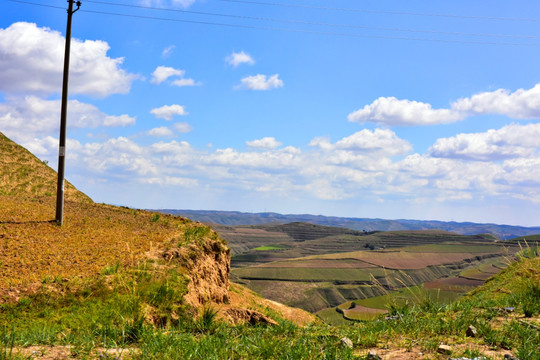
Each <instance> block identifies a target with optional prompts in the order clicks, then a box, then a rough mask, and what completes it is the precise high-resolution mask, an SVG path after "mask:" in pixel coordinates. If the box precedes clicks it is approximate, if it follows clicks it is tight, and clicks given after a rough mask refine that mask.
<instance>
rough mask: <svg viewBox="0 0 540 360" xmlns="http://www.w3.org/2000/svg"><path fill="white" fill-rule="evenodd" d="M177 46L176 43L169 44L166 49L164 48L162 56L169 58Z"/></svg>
mask: <svg viewBox="0 0 540 360" xmlns="http://www.w3.org/2000/svg"><path fill="white" fill-rule="evenodd" d="M175 48H176V46H174V45H170V46H167V47H166V48H165V49H163V51H162V52H161V57H162V58H163V59H166V58H168V57H169V56H171V54H172V52H173V51H174V49H175Z"/></svg>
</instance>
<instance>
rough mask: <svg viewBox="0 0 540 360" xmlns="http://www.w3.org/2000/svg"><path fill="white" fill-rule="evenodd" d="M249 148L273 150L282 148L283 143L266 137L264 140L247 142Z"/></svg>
mask: <svg viewBox="0 0 540 360" xmlns="http://www.w3.org/2000/svg"><path fill="white" fill-rule="evenodd" d="M246 144H247V146H249V147H252V148H256V149H265V150H271V149H275V148H277V147H279V146H281V142H279V141H277V140H276V139H275V138H273V137H264V138H262V139H258V140H253V141H246Z"/></svg>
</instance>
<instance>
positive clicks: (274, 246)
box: [253, 245, 288, 251]
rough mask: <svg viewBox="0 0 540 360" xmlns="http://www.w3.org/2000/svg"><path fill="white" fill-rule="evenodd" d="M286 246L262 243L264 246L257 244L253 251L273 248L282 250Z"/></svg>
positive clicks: (271, 249)
mask: <svg viewBox="0 0 540 360" xmlns="http://www.w3.org/2000/svg"><path fill="white" fill-rule="evenodd" d="M287 248H288V247H286V246H283V245H264V246H259V247H257V248H255V249H253V250H254V251H274V250H283V249H287Z"/></svg>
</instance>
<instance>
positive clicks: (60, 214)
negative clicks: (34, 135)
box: [56, 0, 81, 225]
mask: <svg viewBox="0 0 540 360" xmlns="http://www.w3.org/2000/svg"><path fill="white" fill-rule="evenodd" d="M73 3H75V1H74V0H68V4H69V6H68V10H67V13H68V17H67V29H66V50H65V54H64V81H63V83H62V109H61V113H60V141H59V147H58V183H57V186H56V223H57V224H58V225H62V223H63V222H64V176H65V175H64V174H65V164H66V161H65V160H66V118H67V103H68V79H69V53H70V47H71V17H72V16H73V14H74V13H75V12H76V11H77V10H79V8H80V7H81V2H80V1H77V2H76V5H77V8H76V9H75V10H73Z"/></svg>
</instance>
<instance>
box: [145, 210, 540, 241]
mask: <svg viewBox="0 0 540 360" xmlns="http://www.w3.org/2000/svg"><path fill="white" fill-rule="evenodd" d="M154 211H158V212H162V213H167V214H173V215H180V216H186V217H189V218H190V219H193V220H196V221H201V222H204V223H214V224H219V225H229V226H239V225H263V224H270V223H275V224H286V223H291V222H305V223H312V224H316V225H322V226H335V227H343V228H347V229H351V230H357V231H368V232H369V231H393V230H435V229H437V230H444V231H450V232H455V233H458V234H461V235H476V234H485V233H488V234H492V235H495V236H497V237H498V238H500V239H502V240H508V239H512V238H515V237H520V236H528V235H535V234H540V226H533V227H526V226H519V225H505V224H494V223H474V222H457V221H440V220H411V219H395V220H389V219H380V218H355V217H337V216H324V215H310V214H279V213H274V212H262V213H246V212H240V211H219V210H181V209H155V210H154Z"/></svg>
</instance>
